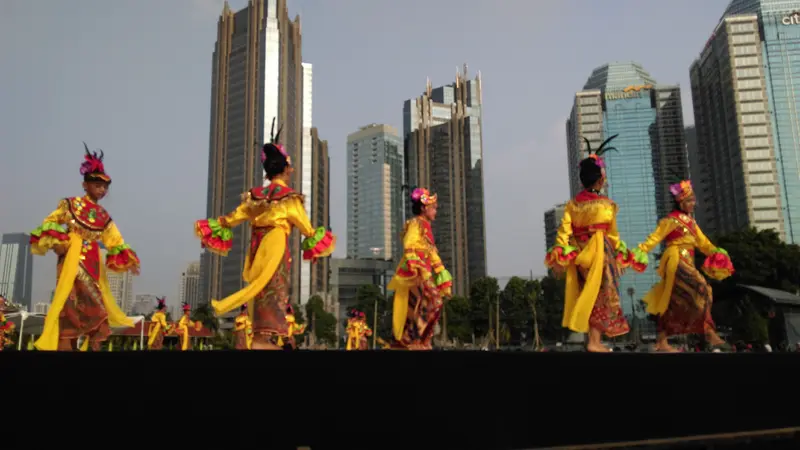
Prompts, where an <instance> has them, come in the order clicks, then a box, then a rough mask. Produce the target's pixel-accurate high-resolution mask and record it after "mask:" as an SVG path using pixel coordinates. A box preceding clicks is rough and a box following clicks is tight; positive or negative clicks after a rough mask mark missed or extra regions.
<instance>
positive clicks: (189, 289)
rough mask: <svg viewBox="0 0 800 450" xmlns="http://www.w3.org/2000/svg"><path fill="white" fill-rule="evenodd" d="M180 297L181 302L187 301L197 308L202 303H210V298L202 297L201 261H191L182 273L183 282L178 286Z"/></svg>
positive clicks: (193, 307)
mask: <svg viewBox="0 0 800 450" xmlns="http://www.w3.org/2000/svg"><path fill="white" fill-rule="evenodd" d="M178 297H179V298H180V301H181V302H186V303H188V304H189V306H191V307H192V310H194V309H195V308H197V307H198V306H199V305H200V304H202V303H206V304H208V303H209V300H208V299H204V298H201V297H200V262H199V261H194V262H190V263H189V264H188V265H187V266H186V270H184V271H183V272H182V273H181V284H180V286H179V287H178Z"/></svg>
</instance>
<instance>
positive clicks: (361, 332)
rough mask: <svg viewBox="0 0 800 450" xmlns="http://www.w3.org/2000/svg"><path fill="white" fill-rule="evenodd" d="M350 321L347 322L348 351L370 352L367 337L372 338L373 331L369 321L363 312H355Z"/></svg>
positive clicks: (352, 313)
mask: <svg viewBox="0 0 800 450" xmlns="http://www.w3.org/2000/svg"><path fill="white" fill-rule="evenodd" d="M350 314H351V316H350V319H348V320H347V328H346V330H345V331H346V333H347V345H346V349H347V350H368V349H369V342H367V337H368V336H372V329H371V328H370V327H369V325H367V319H366V316H365V315H364V313H363V312H359V311H356V310H353V311H352V312H351V313H350Z"/></svg>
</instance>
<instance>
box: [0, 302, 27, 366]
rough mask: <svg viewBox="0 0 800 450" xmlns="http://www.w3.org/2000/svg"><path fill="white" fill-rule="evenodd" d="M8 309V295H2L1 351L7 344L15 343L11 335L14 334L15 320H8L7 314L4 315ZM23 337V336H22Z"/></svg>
mask: <svg viewBox="0 0 800 450" xmlns="http://www.w3.org/2000/svg"><path fill="white" fill-rule="evenodd" d="M5 311H6V296H5V294H3V295H0V352H2V351H3V348H5V346H6V345H13V344H14V341H13V340H12V339H11V335H13V334H14V322H11V321H10V320H6V316H5V315H4V313H5ZM20 339H22V336H20Z"/></svg>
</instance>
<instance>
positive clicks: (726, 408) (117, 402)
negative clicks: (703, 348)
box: [0, 351, 800, 450]
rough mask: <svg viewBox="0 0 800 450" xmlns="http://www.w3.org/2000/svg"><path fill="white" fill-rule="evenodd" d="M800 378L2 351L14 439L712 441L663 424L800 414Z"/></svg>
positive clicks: (565, 362)
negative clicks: (694, 437)
mask: <svg viewBox="0 0 800 450" xmlns="http://www.w3.org/2000/svg"><path fill="white" fill-rule="evenodd" d="M798 381H800V354H791V353H788V354H777V353H773V354H676V355H651V354H637V353H627V354H625V353H620V354H606V355H597V354H586V353H523V352H516V353H502V352H397V351H383V352H333V351H328V352H322V351H318V352H303V351H297V352H185V353H179V352H110V353H42V352H19V353H18V352H3V353H0V389H2V395H3V402H2V404H3V405H5V407H4V408H3V412H2V415H3V416H2V424H3V425H2V427H0V430H2V431H0V439H2V442H3V445H2V447H3V448H9V449H11V448H23V445H25V444H26V443H27V446H28V447H29V448H44V445H45V443H61V444H62V445H65V446H67V447H69V448H79V449H84V448H107V445H113V446H115V447H116V446H118V445H120V444H125V443H129V444H131V445H135V446H137V447H138V446H139V445H140V444H143V445H146V446H147V448H167V446H168V445H169V446H170V447H171V448H175V449H183V448H186V449H191V448H259V449H267V448H270V449H273V448H276V449H277V448H297V447H300V446H305V447H310V448H311V449H312V450H319V449H323V448H324V449H327V448H342V449H345V448H346V449H354V448H370V449H376V450H377V449H383V448H400V447H402V448H408V449H414V450H418V449H423V448H442V449H466V448H479V449H526V448H542V447H557V446H577V445H590V446H592V447H591V448H600V447H596V445H599V444H608V443H619V442H628V443H629V444H628V447H627V448H634V447H635V448H672V447H675V448H703V447H704V446H703V444H702V443H701V442H697V441H695V442H691V443H688V442H685V443H683V444H681V443H679V442H675V441H669V440H667V441H665V440H663V439H668V438H681V437H688V436H698V435H715V434H725V433H728V434H729V433H743V432H750V431H759V430H774V429H781V428H783V429H786V428H792V427H799V426H800V383H798ZM65 432H66V434H65ZM767 434H769V436H764V435H761V436H758V435H753V436H750V437H747V435H742V434H739V435H735V436H734V435H728V437H727V438H726V437H724V436H723V437H713V436H709V437H708V438H704V440H706V441H707V440H715V441H718V440H719V439H723V438H724V439H725V440H727V439H729V438H736V439H735V442H736V443H738V445H735V446H736V447H738V446H739V445H742V443H748V442H749V443H750V445H752V448H779V447H777V445H778V444H780V445H781V446H784V445H788V447H785V448H800V446H798V440H797V432H796V431H794V430H788V431H786V430H784V431H782V432H775V433H767ZM778 438H780V439H778ZM776 439H778V440H776ZM793 439H794V442H792V440H793ZM16 440H19V442H15V441H16ZM642 440H650V443H634V442H632V441H642ZM100 443H103V444H102V445H101V444H100ZM733 443H734V441H730V444H733ZM6 444H9V446H8V447H6ZM14 444H17V445H16V446H15V445H14ZM106 444H107V445H106ZM715 444H717V445H720V444H721V442H715ZM153 445H155V447H153ZM174 445H177V447H175V446H174ZM686 445H689V447H687V446H686ZM767 446H769V447H767ZM67 447H63V448H67ZM573 448H574V447H573ZM604 448H611V447H604ZM717 448H719V447H717ZM723 448H734V447H733V446H732V447H726V446H724V444H723Z"/></svg>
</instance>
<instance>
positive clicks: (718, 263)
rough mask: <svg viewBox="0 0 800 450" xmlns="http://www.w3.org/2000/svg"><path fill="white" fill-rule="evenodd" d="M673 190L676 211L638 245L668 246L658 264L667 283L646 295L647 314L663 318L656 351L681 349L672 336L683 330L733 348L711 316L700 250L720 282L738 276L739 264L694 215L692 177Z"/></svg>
mask: <svg viewBox="0 0 800 450" xmlns="http://www.w3.org/2000/svg"><path fill="white" fill-rule="evenodd" d="M669 191H670V193H671V194H672V196H673V199H674V200H675V204H674V209H673V211H672V212H671V213H669V215H667V217H665V218H663V219H661V221H659V223H658V227H657V228H656V230H655V231H654V232H653V233H652V234H651V235H650V236H649V237H648V238H647V239H646V240H645V241H644V242H643V243H641V244H639V246H638V248H639V250H641V251H642V252H644V253H649V252H651V251H652V250H653V249H654V248H655V247H656V246H657V245H658V244H660V243H661V241H666V244H667V248H666V250H665V251H664V254H663V255H662V256H661V263H660V264H659V267H658V274H659V276H661V281H660V282H659V283H658V284H656V285H655V286H653V289H651V290H650V292H648V293H647V295H646V296H645V297H644V299H643V300H644V302H645V303H646V304H647V312H648V313H649V314H653V315H657V316H658V327H657V331H658V336H657V338H656V351H659V352H668V353H674V352H677V351H678V350H677V349H676V348H674V347H672V346H671V345H669V342H668V340H667V339H668V338H669V337H670V336H675V335H681V334H702V335H704V336H705V339H706V342H707V343H708V344H709V345H710V346H711V347H712V348H713V349H715V350H722V349H727V348H728V346H727V345H726V343H725V341H724V340H722V338H720V337H719V335H718V334H717V332H716V330H715V326H714V321H713V319H712V318H711V304H712V300H713V299H712V296H711V286H709V285H708V282H707V281H706V280H705V278H704V277H703V275H701V274H700V271H698V270H697V268H696V267H695V262H694V252H695V248H697V249H699V250H700V251H701V252H703V254H704V255H706V259H705V262H704V263H703V266H702V270H703V272H705V274H706V275H708V276H709V277H711V278H713V279H715V280H724V279H725V278H727V277H729V276H731V275H733V273H734V268H733V263H732V262H731V260H730V258H729V257H728V252H726V251H725V250H724V249H721V248H719V247H716V246H715V245H714V244H713V243H711V241H709V240H708V238H707V237H706V236H705V234H703V231H702V230H701V229H700V227H699V226H698V225H697V222H695V220H694V218H693V217H692V214H693V213H694V207H695V204H696V199H695V195H694V189H692V183H691V181H689V180H683V181H679V182H678V183H675V184H672V185H670V187H669Z"/></svg>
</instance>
